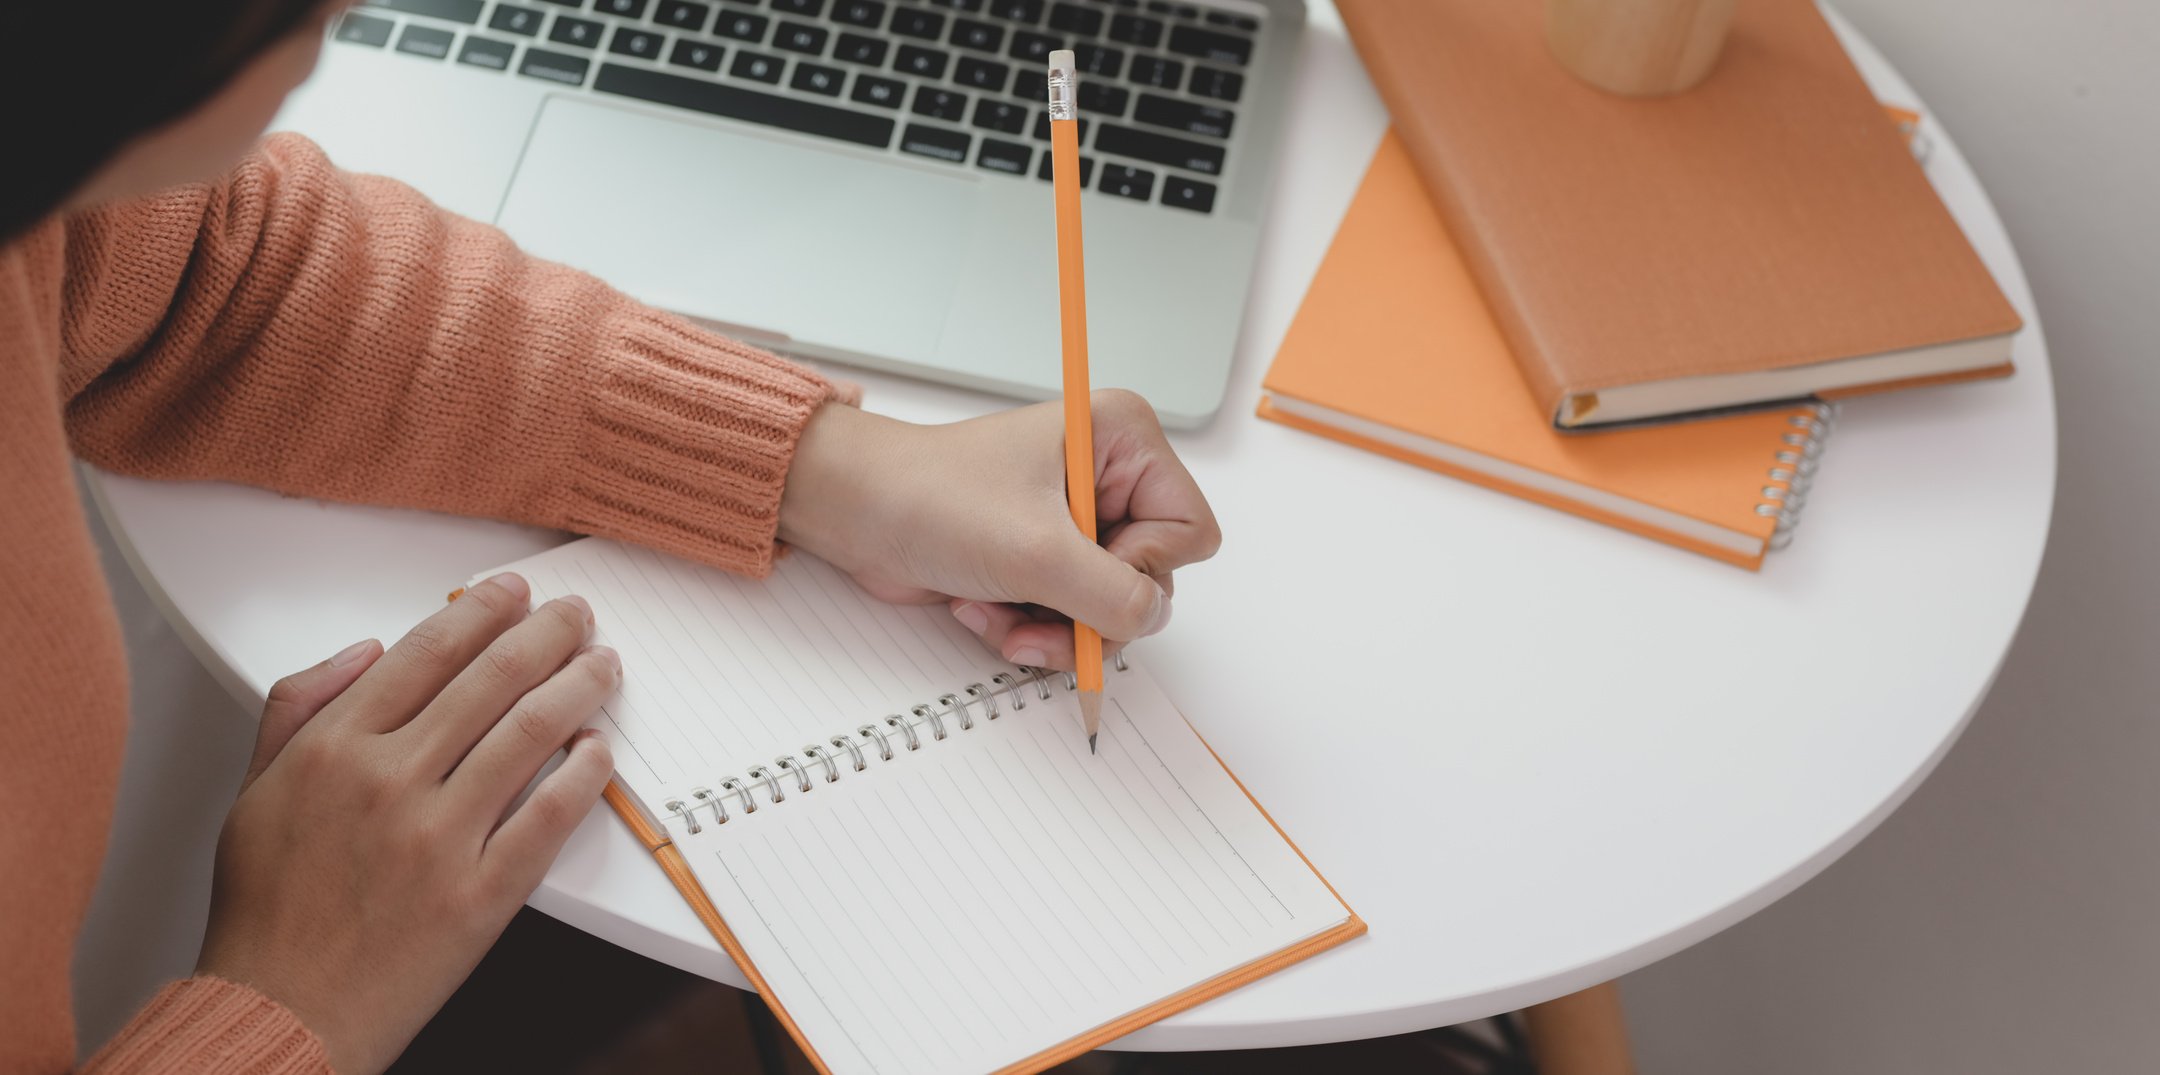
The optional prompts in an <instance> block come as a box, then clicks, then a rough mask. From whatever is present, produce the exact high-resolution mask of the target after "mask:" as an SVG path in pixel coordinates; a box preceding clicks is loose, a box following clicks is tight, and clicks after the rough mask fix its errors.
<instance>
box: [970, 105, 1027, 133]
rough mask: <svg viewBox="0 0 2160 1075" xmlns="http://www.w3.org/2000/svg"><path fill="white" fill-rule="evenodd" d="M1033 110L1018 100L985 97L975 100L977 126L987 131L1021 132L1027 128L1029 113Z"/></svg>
mask: <svg viewBox="0 0 2160 1075" xmlns="http://www.w3.org/2000/svg"><path fill="white" fill-rule="evenodd" d="M1031 111H1032V110H1031V109H1029V108H1028V106H1026V105H1024V104H1020V103H1019V102H1017V101H993V100H991V99H990V98H988V97H985V98H983V99H981V100H979V101H977V102H975V126H977V127H981V128H982V129H984V130H986V131H1003V132H1005V133H1006V134H1019V133H1020V132H1021V131H1024V130H1027V124H1028V115H1029V113H1030V112H1031Z"/></svg>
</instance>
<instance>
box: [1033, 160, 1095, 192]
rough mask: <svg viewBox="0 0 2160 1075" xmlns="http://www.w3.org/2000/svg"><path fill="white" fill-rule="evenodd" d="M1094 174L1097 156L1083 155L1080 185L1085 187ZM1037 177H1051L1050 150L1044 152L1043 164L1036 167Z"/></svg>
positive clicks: (1045, 178)
mask: <svg viewBox="0 0 2160 1075" xmlns="http://www.w3.org/2000/svg"><path fill="white" fill-rule="evenodd" d="M1094 175H1095V158H1093V157H1087V156H1083V157H1081V158H1080V185H1081V186H1082V187H1085V186H1087V185H1088V180H1089V179H1091V178H1093V177H1094ZM1035 178H1037V179H1044V180H1047V179H1049V178H1050V154H1049V152H1048V151H1045V152H1044V153H1043V155H1042V164H1041V165H1040V166H1039V167H1037V168H1036V169H1035Z"/></svg>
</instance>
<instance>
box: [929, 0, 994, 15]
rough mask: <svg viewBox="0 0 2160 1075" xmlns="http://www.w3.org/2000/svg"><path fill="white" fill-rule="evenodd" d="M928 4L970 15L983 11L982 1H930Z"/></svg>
mask: <svg viewBox="0 0 2160 1075" xmlns="http://www.w3.org/2000/svg"><path fill="white" fill-rule="evenodd" d="M930 3H931V4H932V5H933V6H936V7H946V8H951V9H953V10H954V11H966V12H970V13H972V12H977V11H981V10H982V9H983V0H930Z"/></svg>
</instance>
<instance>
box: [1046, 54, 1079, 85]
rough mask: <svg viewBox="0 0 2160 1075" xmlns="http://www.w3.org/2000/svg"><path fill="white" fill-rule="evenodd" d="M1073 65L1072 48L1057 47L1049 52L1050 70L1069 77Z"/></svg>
mask: <svg viewBox="0 0 2160 1075" xmlns="http://www.w3.org/2000/svg"><path fill="white" fill-rule="evenodd" d="M1073 65H1074V60H1073V50H1071V49H1057V50H1054V51H1052V52H1051V53H1050V70H1052V71H1055V72H1057V73H1059V74H1061V75H1064V76H1065V77H1066V78H1071V77H1072V73H1073Z"/></svg>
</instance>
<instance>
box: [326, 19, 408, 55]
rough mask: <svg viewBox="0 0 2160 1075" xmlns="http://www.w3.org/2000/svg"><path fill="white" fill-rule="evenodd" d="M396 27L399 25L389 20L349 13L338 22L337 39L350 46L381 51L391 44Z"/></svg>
mask: <svg viewBox="0 0 2160 1075" xmlns="http://www.w3.org/2000/svg"><path fill="white" fill-rule="evenodd" d="M396 27H397V23H394V22H391V21H390V20H389V19H378V18H375V17H374V16H372V15H355V14H352V13H347V14H346V15H345V17H344V18H342V19H339V20H338V26H337V39H338V40H340V41H343V42H345V43H347V44H350V45H366V46H368V47H369V48H378V49H379V48H381V47H383V46H384V45H387V44H389V43H390V31H391V30H393V29H395V28H396Z"/></svg>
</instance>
